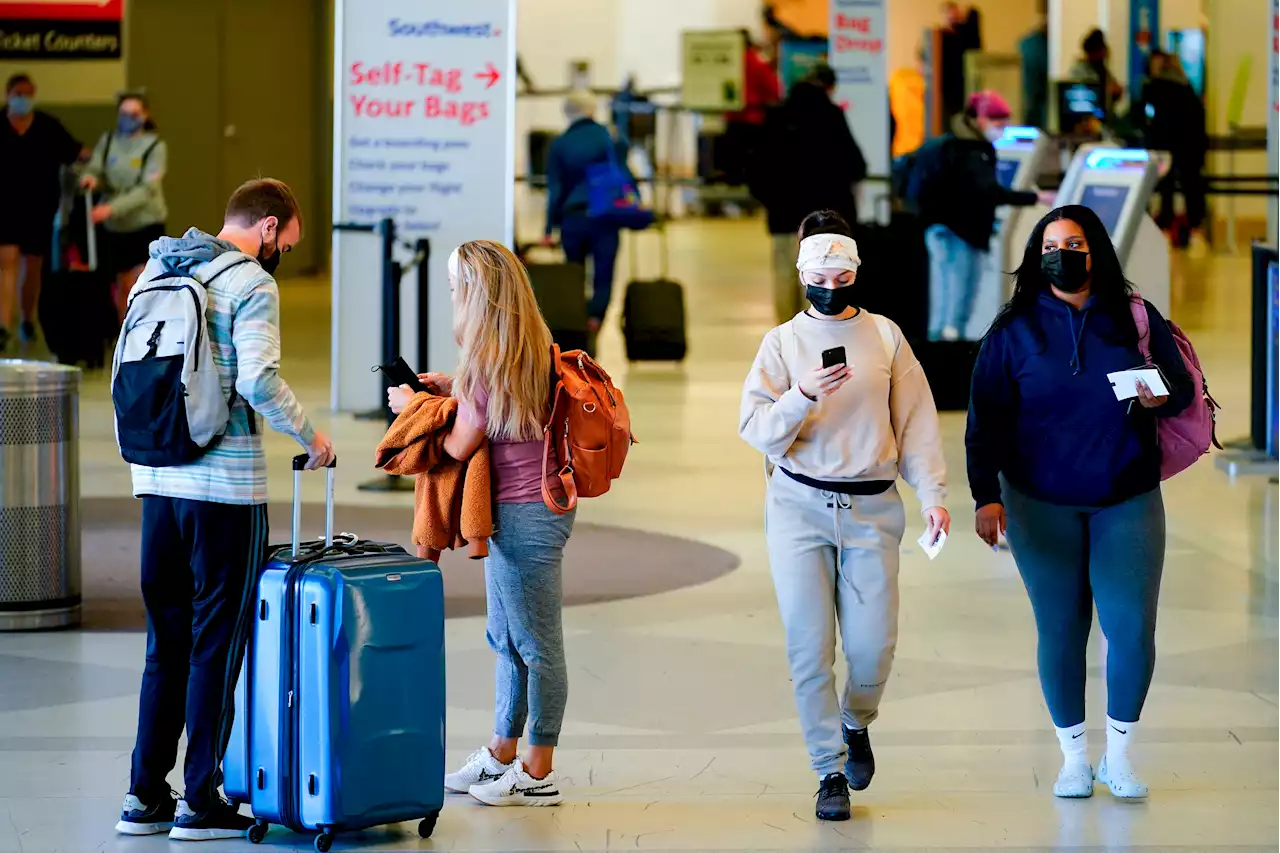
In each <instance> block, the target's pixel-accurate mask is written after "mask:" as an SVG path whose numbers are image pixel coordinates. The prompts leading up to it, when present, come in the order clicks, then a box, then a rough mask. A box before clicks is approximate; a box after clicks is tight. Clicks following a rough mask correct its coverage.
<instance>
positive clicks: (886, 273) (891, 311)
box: [854, 212, 929, 340]
mask: <svg viewBox="0 0 1280 853" xmlns="http://www.w3.org/2000/svg"><path fill="white" fill-rule="evenodd" d="M854 238H855V239H856V240H857V241H858V256H859V257H860V258H861V260H862V266H860V267H859V268H858V299H859V304H860V305H861V306H862V307H863V308H865V309H867V310H868V311H870V312H872V313H874V314H880V315H882V316H884V317H888V318H889V319H890V320H893V322H895V323H897V324H898V327H899V328H901V329H902V334H903V335H904V336H906V338H907V339H908V340H918V339H923V338H924V337H925V334H926V332H927V331H928V325H929V254H928V252H927V251H926V249H925V244H924V226H923V225H922V224H921V222H920V219H919V218H918V217H916V216H913V215H912V214H909V213H902V212H895V213H893V214H892V215H891V216H890V217H889V224H888V225H880V224H879V223H861V224H859V225H857V226H855V227H854Z"/></svg>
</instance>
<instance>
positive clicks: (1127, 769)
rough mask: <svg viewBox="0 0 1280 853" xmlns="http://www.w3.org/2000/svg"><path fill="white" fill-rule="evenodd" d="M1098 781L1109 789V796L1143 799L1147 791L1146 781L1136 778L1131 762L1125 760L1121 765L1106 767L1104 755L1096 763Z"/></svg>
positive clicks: (1124, 798) (1123, 798) (1122, 798)
mask: <svg viewBox="0 0 1280 853" xmlns="http://www.w3.org/2000/svg"><path fill="white" fill-rule="evenodd" d="M1098 781H1099V782H1101V783H1102V784H1104V785H1106V786H1107V787H1108V788H1110V789H1111V796H1113V797H1116V798H1117V799H1121V800H1145V799H1146V798H1147V794H1148V793H1149V791H1148V789H1147V786H1146V783H1144V782H1143V781H1142V780H1141V779H1139V778H1138V774H1137V773H1135V772H1134V770H1133V765H1132V764H1129V763H1128V762H1125V764H1124V766H1123V767H1116V768H1114V769H1112V768H1109V767H1107V757H1106V756H1105V755H1103V756H1102V763H1101V764H1099V765H1098Z"/></svg>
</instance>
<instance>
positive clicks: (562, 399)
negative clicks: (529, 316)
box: [542, 344, 578, 515]
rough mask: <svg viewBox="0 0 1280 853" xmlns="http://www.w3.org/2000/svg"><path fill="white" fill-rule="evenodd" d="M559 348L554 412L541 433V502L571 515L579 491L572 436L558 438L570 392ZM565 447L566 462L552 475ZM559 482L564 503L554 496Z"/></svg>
mask: <svg viewBox="0 0 1280 853" xmlns="http://www.w3.org/2000/svg"><path fill="white" fill-rule="evenodd" d="M560 372H561V368H560V346H559V345H558V344H552V345H551V412H550V414H549V415H548V416H547V426H546V428H545V429H543V431H542V502H543V503H544V504H545V505H546V507H547V509H549V510H551V511H552V512H553V513H555V514H556V515H568V514H569V513H571V512H573V511H574V509H576V508H577V506H578V487H577V485H576V484H575V483H574V482H573V465H572V463H571V461H570V457H569V436H568V433H565V434H564V435H563V436H558V435H557V434H556V425H557V424H559V423H560V421H561V419H562V418H563V417H564V411H565V407H566V406H567V404H568V401H567V399H566V398H567V396H568V392H567V391H566V390H565V387H564V378H563V377H562V376H561V375H560ZM561 442H562V443H563V444H564V456H563V457H562V458H563V459H564V460H565V461H564V462H562V463H561V462H557V465H556V471H555V473H554V474H553V473H552V472H551V471H550V465H551V459H552V458H553V457H554V456H555V453H556V447H557V444H558V443H561ZM552 478H554V479H555V480H559V481H560V486H561V488H563V489H564V495H565V502H564V503H560V502H559V501H557V500H556V498H555V495H553V494H552V493H551V483H552V482H553V479H552Z"/></svg>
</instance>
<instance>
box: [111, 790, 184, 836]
mask: <svg viewBox="0 0 1280 853" xmlns="http://www.w3.org/2000/svg"><path fill="white" fill-rule="evenodd" d="M177 807H178V801H177V800H175V799H174V798H173V797H171V796H167V795H166V796H165V797H164V799H162V800H161V801H160V802H158V803H156V804H155V805H154V806H148V805H146V804H145V803H143V802H142V800H140V799H138V798H137V797H135V796H134V795H133V794H130V795H129V796H127V797H125V798H124V806H123V807H122V808H121V809H120V822H119V823H117V824H116V832H118V833H120V834H121V835H159V834H160V833H162V832H168V831H169V830H171V829H173V819H174V811H175V809H177Z"/></svg>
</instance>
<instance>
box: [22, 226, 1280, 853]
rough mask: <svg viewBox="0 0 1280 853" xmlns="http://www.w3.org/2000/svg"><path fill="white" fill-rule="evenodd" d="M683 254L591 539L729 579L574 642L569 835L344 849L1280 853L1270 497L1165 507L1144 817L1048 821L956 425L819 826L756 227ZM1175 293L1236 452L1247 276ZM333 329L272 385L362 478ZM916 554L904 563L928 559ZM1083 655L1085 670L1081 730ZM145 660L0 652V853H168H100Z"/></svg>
mask: <svg viewBox="0 0 1280 853" xmlns="http://www.w3.org/2000/svg"><path fill="white" fill-rule="evenodd" d="M671 252H672V260H671V266H672V271H673V273H674V274H675V277H677V278H679V279H680V280H682V281H684V283H685V284H686V286H687V288H688V298H689V307H690V317H691V318H692V328H691V334H692V355H691V357H690V360H689V362H688V363H687V364H686V365H685V366H684V368H683V369H680V370H673V369H671V368H667V367H645V368H637V369H634V370H632V371H630V372H627V369H626V368H625V366H623V361H622V359H621V353H620V342H619V341H618V339H617V337H616V333H612V332H611V333H610V334H608V335H607V336H606V338H605V340H604V342H603V352H604V360H605V361H606V363H607V364H609V365H613V366H615V368H616V370H617V373H618V374H619V378H620V380H621V381H622V383H623V385H624V388H625V390H626V392H627V395H628V399H629V401H630V404H631V408H632V412H633V416H634V419H635V423H636V433H637V435H638V436H639V437H640V439H641V442H642V443H641V444H639V445H637V446H636V448H635V450H634V456H633V458H632V459H631V461H630V462H629V463H628V470H627V473H626V476H625V477H624V479H623V480H622V481H620V484H619V486H618V487H617V489H616V492H615V493H613V494H611V495H609V496H608V497H607V498H604V499H601V500H597V501H592V502H590V503H589V505H584V507H583V510H582V516H583V518H585V519H589V520H592V521H598V522H602V523H609V524H618V525H623V526H628V527H633V528H639V529H646V530H655V531H663V532H667V533H673V534H677V535H682V536H688V537H692V538H695V539H699V540H702V541H704V542H707V543H710V544H714V545H717V546H719V547H722V548H726V549H729V550H732V551H734V552H735V553H737V554H739V555H740V556H741V558H742V561H743V563H742V567H741V568H740V569H738V570H737V571H736V572H733V573H731V574H730V575H728V576H727V577H724V578H722V579H720V580H718V581H715V582H713V583H711V584H709V585H706V586H701V587H695V588H690V589H686V590H681V591H678V592H674V593H668V594H664V595H660V596H657V597H653V598H647V599H635V600H629V601H622V602H615V603H610V604H603V605H593V606H587V607H580V608H574V609H572V610H570V611H569V612H568V613H567V614H566V623H567V631H568V649H569V662H570V668H571V678H572V693H571V698H570V703H569V720H568V723H567V727H566V731H565V735H564V739H563V749H562V751H561V753H560V756H559V758H560V772H561V773H562V775H563V777H564V781H565V785H566V788H567V793H568V794H569V802H568V803H567V804H566V805H565V806H564V807H562V808H560V809H552V810H545V811H536V812H528V811H514V812H513V811H502V810H486V809H483V808H481V807H479V806H477V805H475V804H473V803H470V802H468V801H466V800H459V801H450V803H449V804H448V806H447V807H446V810H445V812H444V814H443V816H442V818H441V820H440V825H439V829H438V830H437V835H436V838H435V839H434V840H433V841H430V842H425V841H419V840H418V839H417V838H416V836H414V835H412V827H411V826H407V827H406V828H405V829H404V830H403V833H402V832H401V831H399V830H392V831H377V832H371V833H367V834H364V835H361V836H354V837H350V838H344V839H340V841H339V846H338V849H350V848H352V847H355V846H362V847H364V848H366V849H382V850H389V849H397V850H398V849H410V850H412V849H439V850H530V851H532V850H555V851H598V850H615V849H632V850H635V849H642V850H643V849H663V850H680V851H695V850H835V849H855V848H856V849H862V848H868V849H882V850H894V851H908V850H937V851H943V850H948V851H950V850H979V849H989V848H1003V849H1008V850H1052V849H1080V850H1099V849H1107V850H1122V849H1141V850H1183V851H1206V850H1224V851H1225V850H1231V851H1253V850H1275V849H1277V848H1276V840H1277V807H1276V803H1277V657H1276V640H1277V605H1276V593H1277V587H1276V581H1277V557H1276V541H1277V539H1276V535H1277V534H1276V517H1277V496H1276V486H1275V485H1274V484H1270V483H1267V482H1265V481H1262V482H1259V481H1247V482H1246V481H1241V482H1238V483H1231V482H1229V481H1228V480H1227V479H1226V478H1225V477H1224V476H1223V475H1222V474H1220V473H1219V472H1218V471H1216V470H1215V469H1214V467H1213V465H1211V464H1208V463H1205V464H1201V465H1200V466H1198V467H1197V468H1196V469H1194V470H1193V471H1191V472H1190V473H1188V474H1185V475H1183V476H1181V477H1179V478H1178V479H1177V480H1176V481H1174V482H1173V483H1171V484H1170V485H1169V486H1168V490H1167V498H1166V499H1167V503H1168V507H1169V514H1170V542H1169V559H1168V564H1167V568H1166V575H1165V583H1164V590H1163V598H1162V609H1161V617H1160V628H1159V647H1160V660H1159V664H1158V666H1157V671H1156V683H1155V687H1154V689H1153V691H1152V695H1151V700H1150V703H1149V705H1148V710H1147V713H1146V715H1145V717H1144V725H1143V728H1142V735H1141V742H1140V744H1139V745H1138V747H1137V760H1138V762H1139V765H1140V767H1141V768H1142V770H1143V771H1144V773H1145V775H1146V778H1147V781H1148V782H1149V783H1150V784H1151V787H1152V790H1153V794H1152V797H1151V800H1150V802H1149V803H1147V804H1145V805H1137V806H1125V805H1121V804H1119V803H1116V802H1114V801H1112V800H1111V798H1110V797H1109V796H1108V795H1106V794H1105V793H1100V794H1099V795H1098V796H1097V797H1095V798H1094V799H1093V800H1092V801H1086V802H1059V801H1055V800H1054V798H1053V797H1052V796H1051V795H1050V793H1049V787H1050V785H1051V783H1052V780H1053V778H1054V776H1055V774H1056V772H1057V767H1058V762H1057V748H1056V744H1055V742H1054V739H1053V735H1052V732H1051V731H1050V729H1049V728H1048V725H1049V724H1048V719H1047V715H1046V713H1045V709H1044V706H1043V703H1042V701H1041V698H1040V693H1039V689H1038V686H1037V682H1036V677H1035V660H1034V652H1035V639H1034V634H1033V630H1032V622H1031V613H1030V608H1029V607H1028V605H1027V601H1026V598H1025V595H1024V593H1023V591H1022V588H1021V584H1020V582H1019V580H1018V578H1017V575H1016V573H1015V571H1014V567H1013V564H1012V562H1011V560H1010V558H1009V556H1008V555H1007V554H1000V555H993V554H992V553H991V552H990V551H989V550H987V549H985V548H983V547H982V546H981V545H980V544H979V543H978V541H977V540H976V539H975V538H973V537H972V536H970V535H966V534H965V532H964V531H966V530H967V529H970V527H971V524H972V512H971V510H970V509H969V501H968V499H967V496H966V490H965V488H964V484H963V458H962V442H961V435H962V428H963V425H962V421H961V419H960V418H959V417H958V416H955V415H948V416H947V417H946V419H945V433H946V438H947V448H948V456H949V459H950V462H951V465H952V471H953V497H952V500H951V502H950V503H951V508H952V511H953V512H954V513H955V515H956V528H957V530H958V532H959V535H957V536H954V537H953V538H952V540H951V542H950V543H949V544H948V546H947V550H946V552H945V553H944V555H943V556H942V557H941V558H940V559H939V560H938V561H937V562H935V563H929V562H927V561H926V560H925V559H924V558H923V556H922V555H921V554H919V553H918V552H917V551H916V550H915V549H914V548H912V547H907V548H906V549H905V558H904V567H903V575H902V577H903V591H902V627H901V642H900V645H899V649H898V656H897V665H896V669H895V673H894V677H893V679H892V680H891V681H890V684H889V689H888V694H887V697H886V702H885V705H884V708H883V715H882V717H881V720H880V721H879V722H878V723H876V725H875V727H874V737H875V743H876V746H877V754H878V757H879V767H880V771H879V775H878V776H877V778H876V783H875V785H874V786H873V787H872V789H871V790H870V791H868V792H867V793H866V794H864V795H859V796H857V798H856V800H855V804H856V812H855V819H854V820H853V821H852V822H850V823H848V824H844V825H840V826H820V825H818V824H817V823H815V821H814V820H813V817H812V815H813V800H812V794H813V788H814V780H813V779H812V777H811V775H810V773H809V770H808V766H807V759H806V755H805V752H804V748H803V745H802V744H801V742H800V738H799V734H798V727H797V725H796V721H795V714H794V710H793V707H792V701H791V694H790V685H789V683H788V678H787V669H786V662H785V658H784V654H783V650H782V642H781V632H780V626H779V623H778V618H777V615H776V609H775V606H774V601H773V592H772V587H771V584H770V580H769V575H768V566H767V564H766V561H765V557H764V542H763V534H762V529H761V498H762V494H763V478H762V475H761V463H760V460H759V458H758V457H757V456H756V455H755V454H754V453H753V452H752V451H751V450H749V449H748V448H747V447H746V446H745V445H744V444H742V443H741V442H740V441H738V440H737V438H736V436H735V430H736V421H737V409H738V397H739V391H740V387H741V381H742V378H743V376H744V374H745V371H746V369H747V367H748V365H749V363H750V361H751V359H752V357H753V356H754V353H755V349H756V346H757V345H758V343H759V340H760V337H761V335H762V334H763V332H764V331H765V329H766V326H767V324H768V319H769V316H768V315H769V311H770V309H769V297H768V269H769V264H768V243H767V241H766V239H765V235H764V232H763V228H762V227H761V226H760V225H759V224H758V223H755V222H704V223H688V224H681V225H678V226H676V227H674V228H673V230H672V234H671ZM1177 270H1178V280H1177V282H1176V283H1175V287H1174V294H1175V305H1176V309H1175V314H1176V317H1177V319H1178V320H1179V321H1180V322H1181V323H1182V324H1183V325H1184V326H1185V327H1186V328H1187V330H1188V331H1189V332H1190V333H1191V334H1192V335H1193V336H1194V338H1195V340H1196V343H1197V345H1198V348H1199V350H1200V352H1201V355H1202V356H1203V358H1204V361H1205V365H1206V368H1207V370H1208V373H1209V376H1210V377H1211V379H1212V381H1213V386H1214V391H1215V394H1216V395H1217V396H1218V399H1219V400H1220V401H1221V402H1222V403H1223V404H1224V405H1225V406H1226V408H1225V410H1224V412H1223V414H1222V432H1223V434H1224V435H1225V436H1228V437H1233V436H1237V435H1239V434H1241V433H1243V432H1244V430H1245V428H1246V426H1247V412H1248V400H1247V382H1248V367H1247V358H1246V355H1247V348H1248V334H1247V322H1248V320H1247V317H1248V313H1247V312H1248V308H1247V306H1248V290H1249V284H1248V263H1247V260H1244V259H1222V258H1212V259H1210V258H1207V257H1204V256H1200V257H1198V258H1180V259H1179V260H1178V262H1177ZM327 317H328V296H327V286H326V285H324V284H322V283H319V282H310V283H307V282H297V283H292V284H291V285H290V286H288V287H287V288H286V300H285V361H284V372H285V375H286V377H287V378H288V379H289V380H290V381H291V382H292V383H293V385H294V386H295V387H296V388H297V389H298V391H299V392H300V393H301V395H302V397H303V398H304V401H305V402H307V403H308V404H310V405H311V407H312V408H313V410H315V411H316V413H317V415H318V417H319V419H320V420H321V421H323V422H327V425H328V426H329V428H330V429H331V431H332V434H333V435H334V437H335V440H336V442H337V446H338V449H339V452H340V453H343V454H344V458H345V459H359V458H364V457H365V455H366V454H368V453H369V452H370V450H371V449H372V447H373V444H374V442H375V440H376V438H377V430H376V428H375V427H372V426H370V425H367V424H357V423H355V422H354V421H352V420H350V419H349V418H345V417H330V416H329V415H327V414H325V413H323V412H321V411H320V407H322V406H323V405H324V404H325V402H326V400H327V397H328V394H327V376H328V370H327V340H328V333H327V325H326V323H327ZM108 411H109V410H108V403H107V397H106V393H105V389H104V382H103V379H102V378H101V377H96V378H94V379H91V380H90V381H89V387H88V388H87V389H86V399H85V403H84V406H83V417H82V421H83V426H84V430H85V437H84V445H83V466H84V474H85V476H84V478H83V483H84V491H85V493H86V494H89V495H107V496H115V495H122V494H126V493H127V491H128V478H127V472H126V471H125V469H124V466H123V465H122V464H121V463H120V462H119V460H118V457H117V456H116V455H115V452H114V447H113V445H112V441H111V431H110V420H109V416H108ZM269 448H270V452H271V455H272V457H273V460H274V462H275V464H274V467H273V474H274V475H275V476H274V477H273V480H272V483H271V487H272V489H273V492H274V493H275V494H276V495H277V496H278V497H284V496H285V495H287V494H288V489H289V475H288V474H287V473H286V472H287V468H286V465H285V464H284V460H285V458H286V456H287V455H289V454H290V453H291V452H292V448H291V447H290V446H289V444H288V443H287V442H285V441H283V440H278V439H272V440H271V442H270V444H269ZM346 474H347V475H346V477H345V479H344V481H343V487H342V491H341V494H340V502H345V503H356V502H361V503H369V502H376V501H379V500H385V498H384V497H382V496H371V495H367V494H364V493H360V492H357V491H355V490H354V488H353V485H354V482H355V481H356V479H357V472H346ZM318 485H319V484H318V483H316V482H314V481H313V482H312V483H310V484H309V486H310V487H311V488H317V487H318ZM312 497H318V494H317V493H313V494H312ZM339 520H340V519H339ZM912 524H913V527H915V528H917V529H916V530H914V531H908V534H907V537H906V541H907V542H908V543H911V542H914V540H915V538H916V534H918V532H919V530H918V527H919V523H918V522H916V521H914V520H913V522H912ZM86 559H90V560H91V559H92V555H86ZM448 638H449V667H450V670H449V696H450V707H449V746H450V759H451V760H456V759H459V758H461V757H463V756H464V755H465V753H466V752H467V751H468V750H470V749H473V748H474V747H475V746H477V745H478V744H479V743H480V742H481V741H482V740H484V739H485V738H486V736H487V733H488V731H489V728H490V715H491V711H490V709H491V707H492V706H491V701H492V686H491V684H492V680H493V679H492V673H491V659H490V656H489V653H488V650H487V648H486V646H485V641H484V629H483V624H482V621H481V620H480V619H460V620H455V621H451V622H450V624H449V626H448ZM1100 646H1101V643H1100V640H1099V641H1098V642H1097V643H1096V645H1095V649H1094V650H1093V651H1092V652H1091V655H1092V656H1093V659H1094V660H1095V661H1097V663H1098V668H1097V669H1095V671H1094V672H1093V675H1094V678H1093V692H1092V694H1091V697H1090V711H1091V714H1092V717H1091V721H1092V722H1094V723H1095V724H1096V723H1097V722H1100V721H1101V719H1102V714H1103V707H1104V706H1103V696H1102V695H1101V691H1100V690H1099V689H1098V685H1099V683H1100V680H1101V679H1100V678H1099V677H1098V676H1099V675H1100V672H1101V669H1100V668H1101V656H1100ZM142 648H143V641H142V637H141V636H139V635H134V634H82V633H75V632H68V633H61V634H40V635H22V636H0V851H3V853H11V851H22V852H23V853H53V851H68V853H72V851H74V852H75V853H80V851H86V853H87V851H104V850H105V851H110V850H116V851H148V850H156V849H161V848H164V847H165V845H166V844H167V842H166V841H165V840H163V839H142V840H121V839H117V838H116V837H115V836H114V835H113V833H112V826H113V824H114V821H115V818H116V814H117V812H118V808H119V803H120V798H121V796H122V795H123V793H124V791H125V788H126V786H127V783H128V754H129V750H130V749H131V747H132V738H133V729H134V717H135V714H136V691H137V680H138V675H139V672H140V668H141V659H142ZM1100 734H1101V732H1099V735H1100ZM1100 741H1101V738H1100V737H1099V738H1098V739H1097V740H1096V741H1095V743H1100ZM268 845H270V846H271V847H272V848H273V849H280V850H289V849H309V847H310V840H309V839H304V838H299V837H294V836H289V835H287V834H283V833H275V832H273V833H272V835H271V837H270V838H269V839H268ZM209 849H211V850H248V849H250V848H249V845H248V844H247V843H242V842H235V843H226V844H214V845H209Z"/></svg>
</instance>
